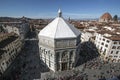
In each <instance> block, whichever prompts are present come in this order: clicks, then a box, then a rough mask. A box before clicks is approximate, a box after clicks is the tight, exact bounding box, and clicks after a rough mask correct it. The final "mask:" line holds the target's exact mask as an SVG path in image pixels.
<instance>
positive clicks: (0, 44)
mask: <svg viewBox="0 0 120 80" xmlns="http://www.w3.org/2000/svg"><path fill="white" fill-rule="evenodd" d="M21 48H22V42H21V41H20V37H19V36H18V35H17V34H15V33H3V34H2V33H1V34H0V74H3V73H4V72H5V70H6V69H7V68H8V67H9V66H10V64H11V63H12V62H13V60H14V59H15V58H16V56H17V55H18V54H19V52H20V51H21Z"/></svg>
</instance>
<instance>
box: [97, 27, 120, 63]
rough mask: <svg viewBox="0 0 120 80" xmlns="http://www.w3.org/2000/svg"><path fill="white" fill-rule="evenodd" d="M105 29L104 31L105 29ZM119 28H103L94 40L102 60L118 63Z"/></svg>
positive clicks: (119, 57) (119, 60)
mask: <svg viewBox="0 0 120 80" xmlns="http://www.w3.org/2000/svg"><path fill="white" fill-rule="evenodd" d="M105 28H106V29H105ZM119 31H120V28H119V27H118V28H111V27H104V30H101V31H98V32H97V34H96V38H95V44H96V47H97V48H98V49H99V51H100V53H101V55H102V56H103V57H104V60H108V61H111V62H120V32H119Z"/></svg>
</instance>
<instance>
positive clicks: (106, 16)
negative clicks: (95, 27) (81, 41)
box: [99, 12, 112, 22]
mask: <svg viewBox="0 0 120 80" xmlns="http://www.w3.org/2000/svg"><path fill="white" fill-rule="evenodd" d="M111 21H112V16H111V14H110V13H108V12H107V13H104V14H103V15H102V16H101V17H100V19H99V22H111Z"/></svg>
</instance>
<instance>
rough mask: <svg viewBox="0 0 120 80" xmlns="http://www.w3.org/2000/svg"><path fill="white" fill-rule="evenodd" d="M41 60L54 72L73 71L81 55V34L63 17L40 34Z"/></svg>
mask: <svg viewBox="0 0 120 80" xmlns="http://www.w3.org/2000/svg"><path fill="white" fill-rule="evenodd" d="M38 37H39V53H40V58H41V59H42V60H43V61H44V63H45V64H46V65H47V66H48V67H49V68H50V69H51V70H53V71H63V70H70V69H72V68H73V67H74V66H75V64H76V61H77V57H78V56H77V55H78V53H79V49H78V48H79V46H80V42H81V41H80V37H81V33H80V31H79V30H77V29H76V28H75V27H74V26H73V25H71V24H69V23H68V22H67V21H65V20H64V19H63V17H62V12H61V10H59V11H58V17H57V18H55V19H54V20H53V21H52V22H51V23H49V24H48V25H47V26H46V27H45V28H43V29H42V30H41V31H40V33H39V34H38Z"/></svg>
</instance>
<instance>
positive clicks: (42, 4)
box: [0, 0, 120, 19]
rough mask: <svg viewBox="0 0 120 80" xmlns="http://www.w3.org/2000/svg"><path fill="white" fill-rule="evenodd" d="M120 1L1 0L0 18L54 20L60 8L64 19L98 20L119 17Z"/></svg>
mask: <svg viewBox="0 0 120 80" xmlns="http://www.w3.org/2000/svg"><path fill="white" fill-rule="evenodd" d="M119 3H120V0H34V1H33V0H12V1H11V0H1V1H0V16H2V17H5V16H7V17H22V16H26V17H30V18H54V17H56V14H57V13H56V11H57V10H58V9H59V8H60V9H62V11H63V12H64V14H63V15H64V17H65V18H68V17H71V18H77V19H79V18H99V16H100V15H101V14H102V13H105V12H109V13H111V15H116V14H117V15H118V16H120V8H119V7H120V5H119Z"/></svg>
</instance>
